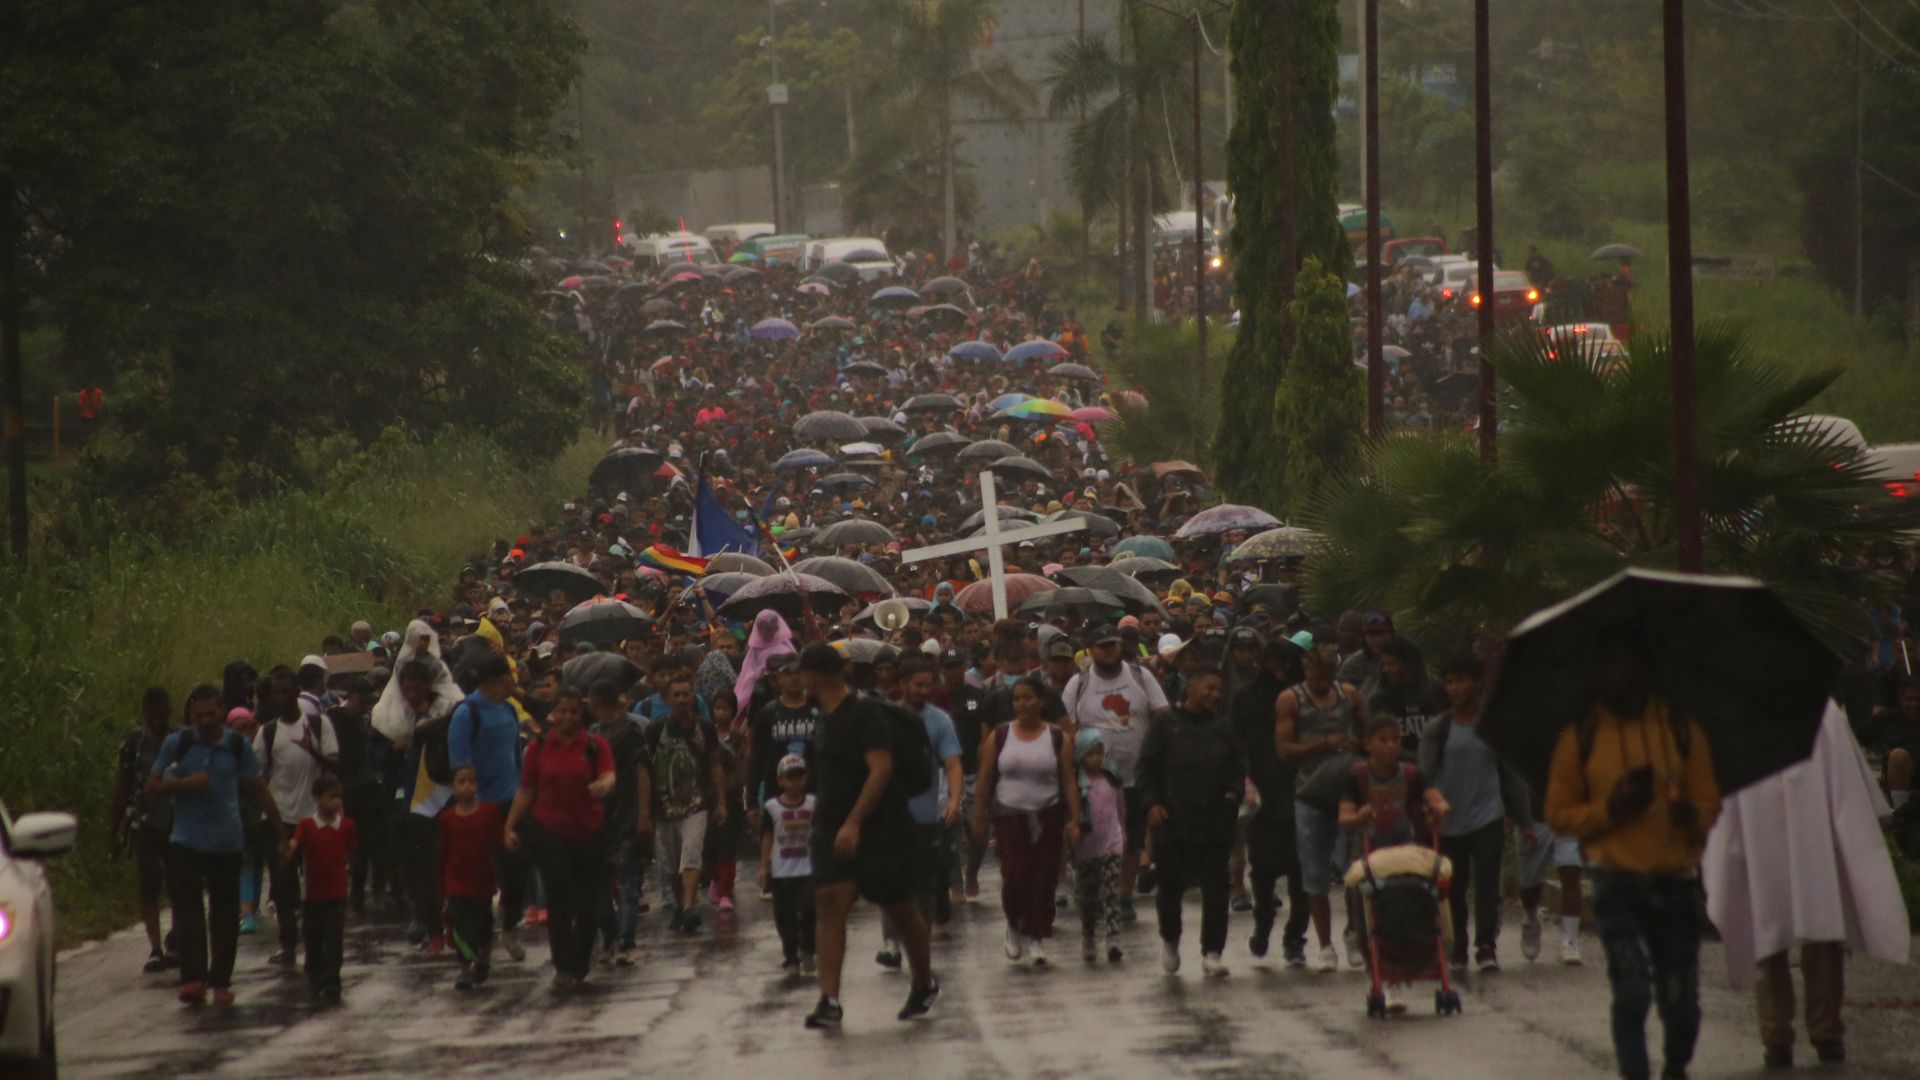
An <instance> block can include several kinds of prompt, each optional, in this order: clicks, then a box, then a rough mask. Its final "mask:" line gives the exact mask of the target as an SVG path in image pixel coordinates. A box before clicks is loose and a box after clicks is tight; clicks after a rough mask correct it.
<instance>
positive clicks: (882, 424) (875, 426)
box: [857, 416, 907, 442]
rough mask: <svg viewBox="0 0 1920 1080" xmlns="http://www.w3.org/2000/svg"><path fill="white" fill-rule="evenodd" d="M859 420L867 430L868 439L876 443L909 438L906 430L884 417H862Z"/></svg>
mask: <svg viewBox="0 0 1920 1080" xmlns="http://www.w3.org/2000/svg"><path fill="white" fill-rule="evenodd" d="M857 419H858V420H859V421H860V425H861V426H862V427H864V428H866V429H867V438H869V439H872V440H874V441H875V442H897V441H899V440H901V439H904V438H906V437H907V429H906V428H903V427H901V426H900V425H899V424H896V423H894V422H893V421H892V420H889V419H887V418H886V417H884V416H862V417H858V418H857Z"/></svg>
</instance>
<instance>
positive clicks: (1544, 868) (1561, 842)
mask: <svg viewBox="0 0 1920 1080" xmlns="http://www.w3.org/2000/svg"><path fill="white" fill-rule="evenodd" d="M1533 828H1534V834H1533V835H1534V838H1535V840H1536V842H1535V844H1534V845H1533V850H1532V851H1527V850H1525V849H1522V850H1521V851H1520V852H1519V853H1518V854H1519V860H1518V861H1519V865H1518V866H1517V867H1515V870H1516V873H1517V875H1518V877H1519V882H1520V887H1521V888H1523V889H1531V888H1535V887H1537V886H1540V885H1545V884H1546V883H1547V874H1548V871H1549V870H1556V869H1559V868H1561V867H1567V866H1585V865H1586V864H1587V861H1586V858H1585V856H1583V855H1581V854H1580V841H1578V840H1575V839H1574V838H1573V837H1571V836H1560V835H1557V834H1556V833H1555V832H1554V831H1553V830H1552V829H1549V828H1547V823H1546V822H1544V821H1543V822H1539V823H1538V824H1536V825H1534V827H1533Z"/></svg>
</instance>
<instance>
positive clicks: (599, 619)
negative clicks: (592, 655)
mask: <svg viewBox="0 0 1920 1080" xmlns="http://www.w3.org/2000/svg"><path fill="white" fill-rule="evenodd" d="M652 629H653V620H652V619H650V618H648V617H647V613H646V612H644V611H641V610H640V609H639V608H637V607H634V606H633V605H632V604H629V603H627V602H626V601H624V600H615V599H613V598H611V597H606V596H602V597H599V598H598V599H594V600H588V601H587V602H586V603H584V604H581V605H579V606H578V607H575V608H574V609H573V610H572V611H569V612H567V614H566V616H565V617H564V618H562V619H561V620H560V640H561V641H564V642H568V643H573V644H577V643H579V642H582V641H591V642H593V643H594V644H595V645H598V646H600V647H601V648H603V649H611V648H614V647H616V646H618V645H619V644H620V643H621V642H622V641H625V640H627V639H628V638H636V637H639V636H641V635H642V634H646V633H648V632H650V631H651V630H652Z"/></svg>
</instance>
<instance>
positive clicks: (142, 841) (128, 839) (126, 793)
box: [107, 686, 180, 975]
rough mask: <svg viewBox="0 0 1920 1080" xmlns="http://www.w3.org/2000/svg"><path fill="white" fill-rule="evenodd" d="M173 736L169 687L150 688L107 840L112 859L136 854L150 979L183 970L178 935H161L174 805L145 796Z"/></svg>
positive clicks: (118, 784) (127, 749) (121, 761)
mask: <svg viewBox="0 0 1920 1080" xmlns="http://www.w3.org/2000/svg"><path fill="white" fill-rule="evenodd" d="M171 734H173V701H172V699H171V698H170V697H168V695H167V690H166V688H165V687H163V686H150V687H148V688H147V692H146V695H145V696H144V697H142V698H141V700H140V726H139V727H137V728H135V729H133V730H132V731H129V732H127V734H126V737H125V738H123V739H121V740H120V755H119V758H118V762H117V764H116V767H115V768H114V771H113V812H112V816H111V821H112V823H113V829H112V831H111V832H109V833H108V834H107V843H108V845H109V848H108V854H110V855H111V856H112V857H114V858H116V859H117V858H119V857H120V855H121V853H122V851H124V850H125V849H127V848H131V849H132V850H133V864H134V869H135V871H136V872H137V874H138V881H139V890H140V891H139V899H140V923H141V926H142V927H143V928H144V929H145V930H146V932H147V963H146V966H145V967H144V968H143V969H142V970H143V971H145V972H146V973H147V974H149V975H153V974H157V973H159V972H162V971H168V970H171V969H173V968H176V967H179V966H180V958H179V956H177V955H176V954H175V952H174V950H173V949H172V948H171V947H170V946H171V944H172V941H173V938H174V936H175V934H174V933H173V931H172V930H169V932H168V933H167V934H166V935H164V936H162V934H161V933H160V898H161V897H162V896H164V895H165V894H166V892H167V890H168V888H169V887H170V885H171V883H170V881H169V874H168V870H167V837H168V836H169V834H171V833H172V832H173V803H172V801H171V800H169V799H167V798H165V797H164V796H157V795H148V794H146V791H145V789H146V784H147V777H148V775H150V774H151V773H152V772H153V762H154V759H155V758H157V757H159V756H160V747H161V745H162V744H164V743H165V742H166V741H167V736H169V735H171Z"/></svg>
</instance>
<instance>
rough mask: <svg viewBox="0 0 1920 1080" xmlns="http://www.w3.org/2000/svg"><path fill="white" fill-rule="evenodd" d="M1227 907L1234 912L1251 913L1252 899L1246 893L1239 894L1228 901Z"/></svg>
mask: <svg viewBox="0 0 1920 1080" xmlns="http://www.w3.org/2000/svg"><path fill="white" fill-rule="evenodd" d="M1227 906H1228V907H1230V908H1232V909H1233V910H1235V911H1252V910H1253V897H1251V896H1248V895H1247V894H1246V893H1241V894H1239V895H1238V896H1235V897H1234V898H1233V899H1232V900H1231V901H1229V902H1228V904H1227Z"/></svg>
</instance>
